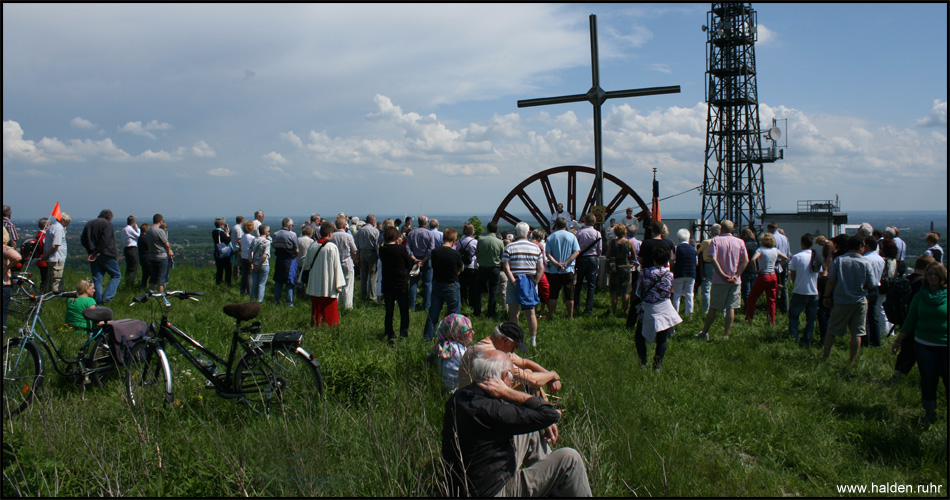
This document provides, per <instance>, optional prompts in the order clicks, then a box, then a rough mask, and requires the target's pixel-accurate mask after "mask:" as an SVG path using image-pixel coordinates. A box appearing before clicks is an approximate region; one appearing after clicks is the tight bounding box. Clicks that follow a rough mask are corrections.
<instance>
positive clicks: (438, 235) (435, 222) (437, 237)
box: [429, 219, 445, 248]
mask: <svg viewBox="0 0 950 500" xmlns="http://www.w3.org/2000/svg"><path fill="white" fill-rule="evenodd" d="M429 232H430V233H432V239H433V240H434V241H435V247H436V248H439V247H440V246H442V242H443V241H445V240H444V238H445V237H444V236H443V235H442V231H439V219H429Z"/></svg>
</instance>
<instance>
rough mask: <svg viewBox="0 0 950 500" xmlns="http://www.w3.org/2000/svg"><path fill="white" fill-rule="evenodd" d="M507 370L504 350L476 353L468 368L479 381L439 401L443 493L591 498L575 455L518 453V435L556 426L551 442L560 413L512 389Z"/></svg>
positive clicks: (554, 435) (552, 439)
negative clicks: (444, 479) (441, 407)
mask: <svg viewBox="0 0 950 500" xmlns="http://www.w3.org/2000/svg"><path fill="white" fill-rule="evenodd" d="M513 368H514V365H513V364H512V362H511V360H510V359H509V358H508V355H507V354H506V353H504V352H501V351H496V350H491V351H487V352H482V353H481V354H479V356H478V357H477V358H476V359H475V360H474V361H473V363H472V373H473V376H474V378H475V379H476V380H477V381H478V382H477V383H474V384H470V385H467V386H465V387H461V388H460V389H459V390H458V391H456V392H455V393H454V394H453V395H452V396H451V397H450V398H449V400H448V401H447V402H446V403H445V416H444V418H443V422H442V460H443V461H444V463H445V466H446V469H447V473H448V474H447V476H448V477H447V479H448V481H447V483H448V488H449V491H448V494H449V496H477V497H488V496H502V497H537V496H550V495H551V494H553V493H555V492H556V493H557V494H559V495H562V496H567V497H581V496H585V497H589V496H592V494H591V490H590V483H589V482H588V479H587V469H586V468H585V466H584V459H583V458H582V457H581V455H580V454H579V453H578V452H577V451H576V450H574V449H572V448H559V449H557V450H554V451H553V452H546V451H547V450H535V451H536V453H530V454H526V453H524V450H523V449H521V450H519V448H518V446H517V444H516V441H517V439H518V438H519V436H524V435H526V434H537V431H539V430H543V429H545V428H547V429H555V430H554V431H551V432H549V433H548V435H547V440H548V441H549V442H550V443H552V444H553V443H554V442H555V441H556V440H557V431H556V429H557V427H556V425H555V423H556V422H557V421H558V420H559V419H560V418H561V414H560V412H558V411H557V410H556V409H554V407H553V406H551V405H550V404H549V403H548V402H546V401H545V400H544V399H542V398H539V397H537V396H531V395H529V394H526V393H524V392H521V391H518V390H515V389H512V388H511V384H512V383H514V377H513V376H512V369H513ZM522 465H526V466H527V467H526V468H521V467H522Z"/></svg>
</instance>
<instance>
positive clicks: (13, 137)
mask: <svg viewBox="0 0 950 500" xmlns="http://www.w3.org/2000/svg"><path fill="white" fill-rule="evenodd" d="M3 157H4V159H6V158H10V159H15V160H25V161H28V162H31V163H40V162H46V161H49V158H47V157H46V155H44V154H43V153H42V151H40V150H38V149H37V148H36V143H35V142H33V141H31V140H26V139H23V129H22V128H20V124H19V123H17V122H15V121H13V120H4V122H3Z"/></svg>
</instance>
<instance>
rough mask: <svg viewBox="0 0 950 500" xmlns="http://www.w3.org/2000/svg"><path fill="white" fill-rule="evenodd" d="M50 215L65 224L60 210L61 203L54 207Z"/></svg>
mask: <svg viewBox="0 0 950 500" xmlns="http://www.w3.org/2000/svg"><path fill="white" fill-rule="evenodd" d="M49 215H50V217H56V220H58V221H59V222H63V215H62V212H60V210H59V201H57V202H56V206H55V207H53V211H52V212H51V213H50V214H49Z"/></svg>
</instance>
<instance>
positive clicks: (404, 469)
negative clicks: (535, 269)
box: [3, 266, 948, 497]
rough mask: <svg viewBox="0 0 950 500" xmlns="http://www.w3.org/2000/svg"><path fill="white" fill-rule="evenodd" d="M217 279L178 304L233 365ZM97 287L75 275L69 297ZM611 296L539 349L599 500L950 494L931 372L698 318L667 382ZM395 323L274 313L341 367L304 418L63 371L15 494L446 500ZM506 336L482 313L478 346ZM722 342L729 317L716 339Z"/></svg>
mask: <svg viewBox="0 0 950 500" xmlns="http://www.w3.org/2000/svg"><path fill="white" fill-rule="evenodd" d="M213 272H214V271H213V269H212V268H194V267H190V266H180V267H176V268H175V269H174V270H173V271H172V282H171V283H170V285H169V287H170V289H188V290H202V291H205V292H206V295H205V296H204V297H203V300H202V301H201V302H200V303H193V302H178V301H175V302H174V305H173V310H172V314H171V318H172V321H173V322H174V323H175V324H177V325H178V326H180V327H182V328H183V329H184V330H185V331H187V332H189V333H191V334H192V335H193V336H194V337H195V338H196V339H198V340H199V341H200V342H202V343H204V344H206V345H209V346H213V347H214V348H215V349H220V351H221V352H224V351H225V349H226V342H227V341H228V339H229V335H230V329H231V326H232V323H231V321H232V320H231V319H230V318H227V317H226V316H225V315H224V314H223V313H222V312H221V307H222V306H223V305H225V304H228V303H231V302H240V301H243V300H244V299H243V298H242V297H240V296H239V295H238V294H237V293H236V291H235V290H236V289H235V288H232V289H230V290H227V289H224V288H218V287H215V286H214V285H213ZM82 276H83V273H80V272H79V271H77V270H71V269H70V270H67V275H66V283H69V284H73V283H75V282H76V281H77V280H78V279H79V278H80V277H82ZM268 291H269V292H270V288H269V290H268ZM132 295H133V294H132V292H131V291H128V290H121V291H120V293H119V295H118V296H117V298H116V301H115V302H113V304H114V307H113V309H114V310H115V313H116V317H117V318H123V317H134V318H140V319H149V310H148V309H147V307H145V306H141V305H137V306H135V307H129V306H127V305H126V304H128V303H129V302H130V299H131V297H132ZM608 300H609V297H608V296H607V295H606V293H605V292H601V294H599V295H598V296H597V303H596V310H597V311H598V315H595V316H582V317H580V318H578V319H576V320H574V321H573V322H571V321H568V320H567V319H564V318H558V319H554V320H550V321H544V320H543V321H542V322H541V326H540V329H539V337H538V338H539V346H538V347H537V348H532V349H531V351H530V352H529V353H528V355H529V356H530V357H532V358H533V359H535V360H536V361H538V362H539V363H541V364H542V365H544V366H545V367H548V368H551V369H556V370H557V371H558V372H559V373H560V374H561V375H562V378H563V380H564V390H563V391H562V394H561V395H562V396H563V398H564V405H565V407H566V408H567V412H566V413H565V414H564V418H563V420H562V424H561V426H560V427H561V431H560V435H561V437H560V441H559V443H558V444H559V445H560V446H570V447H574V448H576V449H577V450H578V451H580V453H581V454H582V455H583V456H584V457H585V459H586V460H587V465H588V472H589V475H590V482H591V486H592V489H593V492H594V494H595V495H598V496H785V495H790V496H820V497H824V496H853V495H854V494H855V493H853V492H852V493H846V492H844V491H843V490H840V489H839V486H845V485H864V486H865V487H866V488H868V490H867V493H869V494H870V493H871V487H872V485H885V484H897V485H908V484H909V485H912V487H913V488H916V487H917V485H918V484H920V485H925V486H926V485H930V484H933V485H935V486H934V488H933V490H932V491H933V493H934V495H932V496H941V497H945V496H946V495H947V491H948V489H947V488H948V477H947V426H946V407H947V406H946V400H945V399H944V396H943V392H941V393H940V396H939V398H940V403H939V405H940V407H941V408H943V409H942V410H940V411H939V412H938V422H937V424H935V425H933V426H930V427H922V426H920V425H919V424H918V423H917V419H918V417H919V416H920V415H921V414H922V410H921V409H920V392H919V387H918V384H917V382H918V376H917V372H916V370H914V371H913V372H912V374H911V376H910V377H908V380H905V382H904V383H902V384H900V385H897V386H888V385H886V384H884V381H885V380H886V379H887V378H888V377H889V376H890V374H891V372H892V370H893V363H894V356H893V355H892V354H891V353H890V351H889V349H883V348H882V349H866V350H862V352H861V354H860V359H859V361H858V363H857V366H856V367H855V368H854V369H848V368H847V348H846V345H845V344H844V341H843V340H842V341H841V342H839V344H838V345H836V348H835V350H834V352H833V353H832V357H831V359H830V361H829V363H828V364H827V365H825V366H821V365H820V363H819V361H820V351H819V349H818V348H816V347H812V348H811V349H803V348H800V347H798V346H796V345H793V344H792V343H790V342H789V341H787V340H786V338H785V336H786V329H785V327H784V326H783V325H781V324H779V325H775V326H769V325H767V324H766V322H765V315H764V312H761V311H760V313H759V315H758V316H757V317H756V319H755V322H754V323H753V324H752V325H751V326H750V325H747V324H745V323H739V324H737V325H736V327H735V328H734V330H733V334H732V335H731V340H729V341H728V342H723V341H720V340H717V341H714V342H712V343H706V342H701V341H698V340H696V339H694V338H693V334H694V333H696V331H698V330H699V328H700V326H701V325H700V318H699V315H698V314H697V315H695V316H694V317H693V318H691V319H689V320H688V321H687V322H686V323H685V324H684V325H681V327H680V328H679V329H678V333H677V334H676V335H675V336H674V337H673V339H672V340H671V344H670V346H669V350H668V352H667V356H666V359H665V361H664V365H663V369H662V370H661V371H660V372H656V373H654V372H653V371H652V370H644V369H641V368H640V367H639V364H638V362H637V359H636V352H635V349H634V345H633V339H632V335H631V334H630V332H628V331H627V330H626V329H624V328H623V319H622V318H618V317H605V316H601V315H600V312H601V311H605V310H606V309H607V308H608V304H609V302H608ZM763 301H764V299H763ZM763 305H764V304H763ZM560 309H561V311H563V306H562V307H561V308H560ZM63 311H64V305H63V304H62V303H51V304H50V307H49V309H48V310H47V312H46V314H45V316H44V317H45V319H46V321H47V322H48V323H49V324H50V325H58V324H59V323H60V321H61V318H62V315H63ZM383 312H384V311H383V308H382V307H378V306H371V305H368V304H363V303H360V302H359V301H357V307H356V309H354V310H352V311H342V320H341V324H340V327H339V328H337V329H329V328H321V329H313V328H310V327H309V320H308V319H309V303H308V302H306V301H305V300H303V299H298V302H297V307H295V308H288V307H286V306H276V305H274V304H273V303H272V302H267V303H266V304H265V306H264V310H263V312H262V314H261V316H260V318H259V319H260V320H261V321H262V322H263V324H264V328H265V331H279V330H288V329H299V330H302V331H304V332H305V338H304V346H305V347H306V348H307V349H308V350H309V351H310V352H313V353H315V354H316V355H317V357H318V358H319V359H320V361H321V362H322V364H323V367H322V368H323V375H324V378H325V382H326V385H327V393H326V397H325V399H324V400H322V401H315V402H314V406H313V408H312V410H313V411H312V413H310V414H308V415H305V416H303V417H301V418H297V419H293V420H290V419H284V418H282V417H272V418H270V419H266V418H263V417H259V416H255V415H252V414H250V413H249V412H248V411H247V410H245V409H244V408H243V407H241V406H240V405H238V404H236V403H234V402H233V401H230V400H225V399H221V398H218V397H216V396H215V394H214V392H213V391H211V390H207V389H204V388H203V381H202V380H199V379H198V378H196V377H194V376H189V373H188V372H187V371H184V368H185V365H184V361H183V360H179V359H178V358H179V356H178V355H177V353H172V354H171V361H172V363H173V364H176V366H177V367H178V368H179V369H180V370H182V372H181V374H180V375H179V378H178V380H176V392H177V394H176V395H177V397H178V401H177V402H176V404H174V405H170V406H168V407H166V408H165V409H164V410H163V411H161V412H155V413H151V414H147V415H144V416H142V415H137V414H135V413H134V412H132V411H130V410H129V408H128V406H127V404H126V403H125V400H124V398H123V388H122V385H121V384H120V383H117V381H114V380H113V381H111V382H109V383H107V384H106V385H105V386H104V387H93V386H87V387H86V389H85V390H83V389H82V388H79V387H77V386H75V385H72V384H70V383H69V382H67V381H66V380H64V379H63V378H62V377H60V376H58V375H57V374H55V373H53V370H52V368H51V367H50V360H49V359H47V360H46V361H47V375H48V376H47V381H46V382H47V383H46V386H45V387H43V388H42V392H41V394H40V398H39V400H38V401H36V402H35V403H34V404H33V405H32V406H31V407H30V410H29V411H28V412H26V413H25V414H22V415H19V416H17V417H15V418H13V419H8V418H6V417H4V420H3V495H4V496H14V495H17V496H20V495H23V496H119V495H122V496H191V497H195V496H243V495H254V496H274V497H276V496H432V495H437V496H440V495H441V494H442V490H441V484H442V482H441V476H442V472H441V468H440V466H439V462H438V456H439V452H440V446H441V445H440V431H441V427H442V414H443V405H444V401H445V395H444V394H443V392H442V389H441V383H440V380H439V377H438V375H437V374H436V373H435V372H434V371H433V370H432V369H430V368H429V367H428V366H427V365H426V364H425V352H426V349H427V346H426V345H425V344H424V342H423V340H422V329H423V326H424V315H423V313H422V312H421V308H420V311H419V312H416V313H413V315H412V320H411V336H410V338H409V339H408V340H403V341H401V342H397V345H396V346H395V348H391V347H389V346H387V345H386V343H385V341H384V340H383V338H384V335H383V325H382V322H383ZM465 312H466V310H465V309H464V308H463V313H465ZM784 320H785V318H784V316H782V315H780V316H779V322H780V323H782V322H784ZM499 321H500V320H499V319H486V318H474V320H473V323H474V327H475V331H476V334H475V339H476V340H478V339H481V338H483V337H484V336H486V335H488V334H489V333H490V331H491V329H492V328H493V327H494V326H495V325H496V324H497V323H498V322H499ZM721 332H722V322H721V320H720V322H718V323H717V325H716V326H715V327H714V328H713V337H714V338H715V339H719V338H720V337H721ZM55 338H56V340H57V342H58V343H61V344H66V345H70V346H73V347H70V348H67V349H65V352H67V353H71V352H73V349H74V348H75V346H76V345H78V343H79V341H80V339H78V338H77V337H76V336H75V335H74V334H71V333H67V332H57V333H56V334H55ZM889 345H890V343H889V342H888V343H887V346H888V347H889ZM650 349H651V352H652V347H650ZM937 486H939V487H940V490H939V491H937V490H936V487H937ZM922 494H924V491H921V492H917V490H916V489H915V490H914V491H913V493H912V495H913V496H919V495H922Z"/></svg>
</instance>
